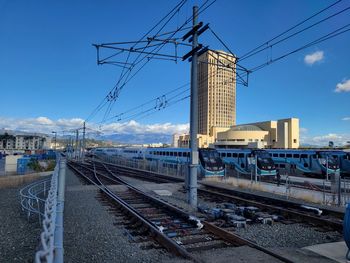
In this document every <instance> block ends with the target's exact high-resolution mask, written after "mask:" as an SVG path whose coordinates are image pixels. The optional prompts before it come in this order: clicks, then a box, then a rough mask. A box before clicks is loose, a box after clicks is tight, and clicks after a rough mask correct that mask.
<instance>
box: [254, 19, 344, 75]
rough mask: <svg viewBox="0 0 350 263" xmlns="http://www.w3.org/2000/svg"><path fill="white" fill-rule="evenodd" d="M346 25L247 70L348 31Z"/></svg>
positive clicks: (261, 66)
mask: <svg viewBox="0 0 350 263" xmlns="http://www.w3.org/2000/svg"><path fill="white" fill-rule="evenodd" d="M347 27H350V23H349V24H347V25H345V26H342V27H340V28H338V29H336V30H334V31H332V32H330V33H328V34H326V35H324V36H322V37H320V38H318V39H316V40H313V41H311V42H309V43H307V44H305V45H303V46H301V47H299V48H296V49H294V50H292V51H289V52H287V53H285V54H283V55H281V56H279V57H277V58H275V59H271V60H269V61H267V62H265V63H262V64H261V65H259V66H255V67H253V68H251V69H250V70H249V71H250V72H254V71H257V70H259V69H261V68H263V67H265V66H268V65H270V64H272V63H274V62H277V61H279V60H281V59H283V58H285V57H288V56H290V55H292V54H294V53H296V52H299V51H301V50H303V49H306V48H309V47H311V46H314V45H316V44H319V43H321V42H323V41H326V40H328V39H331V38H334V37H336V36H339V35H341V34H344V33H346V32H348V31H350V28H348V29H346V28H347Z"/></svg>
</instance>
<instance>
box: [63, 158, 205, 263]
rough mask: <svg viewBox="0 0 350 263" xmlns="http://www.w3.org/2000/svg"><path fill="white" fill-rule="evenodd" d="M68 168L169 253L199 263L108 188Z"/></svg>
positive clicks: (78, 171) (70, 165)
mask: <svg viewBox="0 0 350 263" xmlns="http://www.w3.org/2000/svg"><path fill="white" fill-rule="evenodd" d="M68 165H69V167H70V168H72V169H73V170H74V171H76V172H77V173H78V174H80V175H81V176H82V177H84V178H85V179H87V180H88V181H89V182H91V183H92V184H94V185H95V186H96V187H97V188H99V189H100V190H101V191H102V192H103V193H105V194H106V195H107V196H108V197H110V198H111V199H112V200H114V201H116V202H117V203H118V204H119V205H120V206H121V207H123V209H124V210H126V211H127V212H128V213H129V214H131V215H132V216H133V217H135V218H136V219H137V220H139V221H140V222H141V223H142V224H143V225H145V226H146V227H147V228H148V229H149V230H150V232H151V233H152V234H153V235H154V236H155V239H156V240H157V241H158V242H159V243H160V244H162V245H163V246H164V247H165V248H167V249H168V250H169V251H170V252H172V253H174V254H176V255H178V256H182V257H184V258H187V259H191V260H193V261H194V262H201V261H198V259H196V258H194V257H193V255H191V254H190V253H189V252H188V251H186V250H185V249H184V248H182V247H181V246H180V245H178V244H177V243H176V242H174V241H173V240H171V239H170V238H169V237H167V236H166V235H164V234H163V233H161V232H160V231H159V230H158V228H157V227H156V226H154V225H153V224H152V223H151V222H149V221H148V220H147V219H146V218H144V217H143V216H142V215H140V214H139V213H138V212H137V211H136V210H135V209H134V208H133V207H131V206H130V205H129V204H127V203H126V202H125V201H124V200H122V199H121V198H119V197H118V196H117V195H116V194H114V193H113V192H112V191H111V190H110V189H109V188H108V187H106V186H104V185H102V186H101V185H98V184H96V183H95V182H94V181H93V180H91V179H90V178H89V177H87V176H86V175H85V174H84V173H83V172H82V171H80V170H78V169H76V168H75V167H74V165H72V164H71V163H69V164H68Z"/></svg>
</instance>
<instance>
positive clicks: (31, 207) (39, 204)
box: [20, 178, 51, 223]
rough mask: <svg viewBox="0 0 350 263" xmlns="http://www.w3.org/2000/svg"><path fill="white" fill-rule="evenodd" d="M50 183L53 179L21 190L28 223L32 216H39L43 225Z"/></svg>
mask: <svg viewBox="0 0 350 263" xmlns="http://www.w3.org/2000/svg"><path fill="white" fill-rule="evenodd" d="M50 183H51V178H49V179H45V180H42V181H40V182H35V183H32V184H29V185H27V186H26V187H24V188H22V189H21V190H20V199H21V208H22V211H23V212H25V213H26V214H27V219H28V221H29V219H30V217H31V216H32V215H38V219H39V223H41V218H42V216H43V215H44V209H45V201H46V198H45V197H46V196H47V192H48V191H49V189H50Z"/></svg>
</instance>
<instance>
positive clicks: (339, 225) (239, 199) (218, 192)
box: [96, 162, 344, 232]
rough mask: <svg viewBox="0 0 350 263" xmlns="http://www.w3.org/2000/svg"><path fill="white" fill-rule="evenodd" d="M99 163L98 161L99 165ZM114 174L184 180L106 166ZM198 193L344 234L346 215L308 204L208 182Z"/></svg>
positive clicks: (204, 196)
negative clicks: (225, 187)
mask: <svg viewBox="0 0 350 263" xmlns="http://www.w3.org/2000/svg"><path fill="white" fill-rule="evenodd" d="M96 163H98V162H96ZM103 164H104V165H106V166H107V167H108V168H109V169H111V170H112V171H113V172H115V173H118V174H120V175H123V176H130V177H134V178H138V179H142V180H147V181H151V182H155V183H169V182H183V180H182V179H181V178H175V177H171V176H165V175H158V174H155V173H151V172H144V171H142V170H137V169H136V170H134V169H131V168H127V167H120V166H116V165H112V164H106V163H103ZM198 194H199V195H200V196H201V197H203V198H204V199H206V200H208V201H214V202H216V203H220V202H221V203H223V202H234V203H237V204H241V205H243V206H254V207H258V208H259V209H262V210H263V211H266V212H268V213H270V214H279V215H281V216H283V218H285V219H286V220H288V219H290V220H292V221H296V222H301V221H302V222H306V223H309V224H314V225H316V226H319V227H321V228H324V229H327V228H328V229H329V230H336V231H339V232H342V229H343V218H344V213H343V212H339V211H335V210H332V209H327V208H324V207H322V208H317V207H316V206H310V205H306V206H303V204H301V203H298V202H295V201H291V200H283V199H276V198H272V197H267V196H261V195H256V194H254V193H250V192H244V191H237V190H234V189H224V188H222V187H219V186H214V185H210V184H206V183H200V187H199V188H198ZM305 207H312V208H317V209H319V210H322V214H321V215H317V214H316V213H317V212H318V210H316V209H307V208H305Z"/></svg>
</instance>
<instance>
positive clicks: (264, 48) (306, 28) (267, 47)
mask: <svg viewBox="0 0 350 263" xmlns="http://www.w3.org/2000/svg"><path fill="white" fill-rule="evenodd" d="M349 9H350V6H349V7H347V8H344V9H342V10H341V11H339V12H336V13H334V14H332V15H330V16H328V17H326V18H324V19H321V20H319V21H317V22H315V23H314V24H312V25H310V26H307V27H305V28H303V29H301V30H299V31H297V32H295V33H293V34H291V35H289V36H286V37H285V38H282V39H281V40H279V41H277V42H275V43H272V44H266V46H264V47H263V48H260V49H258V50H256V51H255V52H253V53H251V54H249V55H246V56H243V57H241V58H239V61H242V60H245V59H247V58H249V57H251V56H254V55H256V54H258V53H260V52H262V51H264V50H266V49H269V48H272V47H273V46H276V45H278V44H280V43H282V42H284V41H286V40H288V39H290V38H292V37H294V36H296V35H298V34H300V33H302V32H305V31H306V30H308V29H310V28H313V27H314V26H316V25H319V24H321V23H322V22H325V21H327V20H329V19H331V18H333V17H336V16H338V15H340V14H341V13H344V12H346V11H348V10H349Z"/></svg>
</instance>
